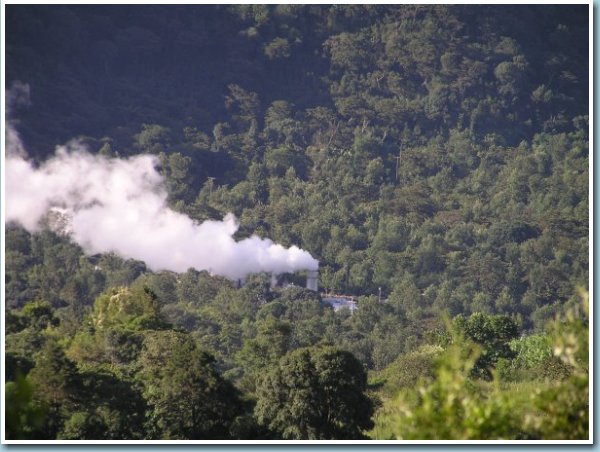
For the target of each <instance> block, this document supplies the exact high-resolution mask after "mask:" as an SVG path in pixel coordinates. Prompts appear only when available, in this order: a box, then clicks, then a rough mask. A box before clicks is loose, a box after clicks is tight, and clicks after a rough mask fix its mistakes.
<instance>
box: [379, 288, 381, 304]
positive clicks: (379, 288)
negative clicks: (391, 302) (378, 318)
mask: <svg viewBox="0 0 600 452" xmlns="http://www.w3.org/2000/svg"><path fill="white" fill-rule="evenodd" d="M379 303H381V287H380V288H379Z"/></svg>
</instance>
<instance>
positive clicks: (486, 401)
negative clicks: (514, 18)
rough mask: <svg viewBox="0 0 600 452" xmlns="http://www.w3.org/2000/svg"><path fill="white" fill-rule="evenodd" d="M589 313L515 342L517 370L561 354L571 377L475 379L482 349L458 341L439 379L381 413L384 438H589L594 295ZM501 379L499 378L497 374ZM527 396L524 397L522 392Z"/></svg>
mask: <svg viewBox="0 0 600 452" xmlns="http://www.w3.org/2000/svg"><path fill="white" fill-rule="evenodd" d="M583 299H584V302H583V306H584V308H583V309H574V310H570V311H569V313H568V314H567V316H566V317H565V318H562V319H557V320H555V322H553V324H552V325H551V326H550V328H549V329H550V331H551V334H550V336H548V337H540V336H532V337H531V339H530V340H527V339H521V340H519V341H514V342H513V343H514V344H518V345H515V346H514V348H516V349H517V350H519V354H518V355H517V357H516V358H515V360H514V361H515V364H521V363H523V362H524V361H527V360H529V362H530V363H531V364H534V363H536V362H540V360H541V362H545V361H546V360H547V359H548V356H547V355H546V351H545V350H546V347H547V346H548V344H552V353H553V356H554V357H556V358H557V359H560V360H561V361H563V362H564V363H565V364H567V365H568V366H570V369H571V370H570V374H569V375H568V377H567V378H565V377H564V376H558V377H557V378H554V379H550V380H549V379H548V376H547V375H546V376H544V375H540V376H538V378H537V379H536V381H535V383H534V384H533V385H531V384H529V385H528V386H527V383H525V384H524V383H519V384H517V385H515V383H511V384H509V385H502V384H500V382H499V381H498V380H496V381H494V382H492V383H486V382H483V381H481V380H479V381H478V380H473V379H471V375H472V369H473V368H474V366H475V365H476V362H477V359H478V357H479V356H480V354H481V348H480V347H479V346H477V345H476V344H474V343H473V342H467V341H465V340H464V339H463V338H461V337H460V336H455V337H454V341H453V343H452V344H451V345H450V346H449V347H448V348H447V349H446V350H445V351H444V352H443V354H442V355H441V359H440V361H439V363H438V367H437V369H436V372H435V377H434V379H433V380H423V381H422V382H421V383H420V384H419V385H418V387H417V388H416V389H413V388H410V387H408V388H403V389H401V390H400V391H398V393H397V396H396V398H394V399H393V400H392V401H390V402H386V403H385V404H384V406H383V408H382V409H381V410H380V411H379V412H378V414H377V416H376V420H375V429H374V430H373V431H372V436H373V437H374V438H378V439H420V440H422V439H461V440H467V439H478V440H482V439H546V440H548V439H553V440H559V439H562V440H565V439H580V440H581V439H587V437H588V433H589V432H588V428H589V425H588V424H589V420H588V419H589V387H588V385H589V378H588V367H587V366H588V360H587V353H588V341H589V329H588V326H587V320H586V318H587V314H586V309H587V295H584V297H583ZM498 374H501V372H498V373H497V374H496V375H498ZM523 389H524V390H525V393H522V390H523Z"/></svg>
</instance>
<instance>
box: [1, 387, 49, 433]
mask: <svg viewBox="0 0 600 452" xmlns="http://www.w3.org/2000/svg"><path fill="white" fill-rule="evenodd" d="M4 394H5V397H6V398H5V403H6V412H5V415H6V423H5V428H6V439H10V440H14V439H21V440H23V439H25V440H26V439H31V438H32V437H34V436H36V435H37V433H38V431H37V430H38V429H39V428H41V427H42V426H43V424H44V418H45V416H46V410H45V409H44V408H43V407H41V406H39V405H37V404H35V403H34V402H33V389H32V387H31V383H30V382H29V381H28V380H27V379H26V378H25V377H23V376H18V377H17V378H16V380H14V381H8V382H7V383H6V384H5V386H4Z"/></svg>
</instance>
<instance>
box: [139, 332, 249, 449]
mask: <svg viewBox="0 0 600 452" xmlns="http://www.w3.org/2000/svg"><path fill="white" fill-rule="evenodd" d="M140 359H141V361H142V363H143V367H142V370H141V374H140V379H141V382H143V385H144V397H145V399H146V400H147V402H148V404H149V407H150V410H151V411H150V415H149V416H148V419H147V421H146V422H147V429H148V435H149V437H151V438H156V439H227V438H229V437H230V435H231V433H230V428H231V427H232V424H233V421H234V419H235V418H236V416H238V415H240V414H241V403H240V400H239V398H238V394H237V392H236V390H235V389H234V388H233V386H232V385H231V384H230V383H229V382H227V381H225V380H224V379H223V378H222V377H221V376H220V375H219V373H218V372H217V370H216V368H215V362H214V358H213V357H212V356H211V355H209V354H207V353H206V352H202V351H201V350H199V349H198V348H197V347H196V345H195V344H194V342H193V340H192V339H191V337H189V336H188V335H184V334H178V333H173V332H161V333H156V334H155V335H153V336H149V337H148V338H147V340H146V342H145V349H144V353H143V355H142V357H141V358H140Z"/></svg>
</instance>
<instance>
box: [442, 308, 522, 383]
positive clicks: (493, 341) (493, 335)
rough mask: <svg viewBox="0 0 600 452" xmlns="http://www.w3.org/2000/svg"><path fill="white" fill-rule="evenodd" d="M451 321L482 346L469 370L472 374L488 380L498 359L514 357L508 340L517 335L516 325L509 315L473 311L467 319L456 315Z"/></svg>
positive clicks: (462, 332)
mask: <svg viewBox="0 0 600 452" xmlns="http://www.w3.org/2000/svg"><path fill="white" fill-rule="evenodd" d="M453 323H454V325H453V326H454V327H455V328H457V329H458V330H459V331H460V333H461V334H463V335H464V336H465V337H467V338H468V339H470V340H472V341H474V342H475V343H477V344H479V345H481V346H482V352H481V354H480V355H479V356H478V357H477V360H476V361H475V363H474V365H473V368H472V370H471V372H472V374H473V375H474V376H478V377H483V378H485V379H488V380H489V379H491V377H492V373H491V370H492V368H493V367H494V366H495V364H496V362H497V361H498V360H499V359H501V358H504V359H510V358H513V357H514V352H513V350H512V349H511V347H510V345H509V341H510V340H512V339H514V338H516V337H517V334H518V327H517V324H516V323H515V322H514V321H513V320H512V319H510V318H509V317H506V316H500V315H494V316H489V315H485V314H481V313H475V314H472V315H471V316H470V317H469V318H467V319H465V318H463V317H461V316H459V317H456V318H455V319H454V322H453Z"/></svg>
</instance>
